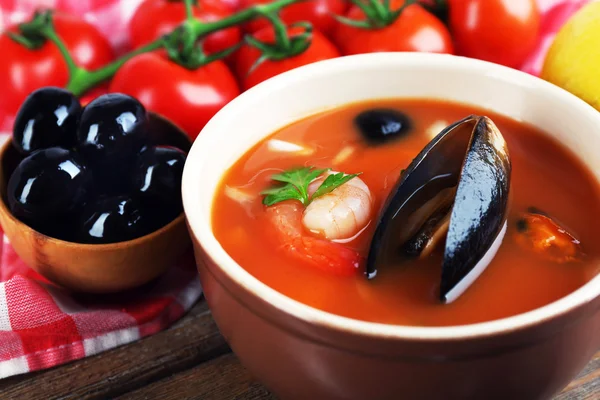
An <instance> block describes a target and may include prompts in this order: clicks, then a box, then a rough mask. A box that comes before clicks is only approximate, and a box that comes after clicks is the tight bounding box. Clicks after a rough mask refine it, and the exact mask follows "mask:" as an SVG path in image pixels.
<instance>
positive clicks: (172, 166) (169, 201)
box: [132, 146, 186, 222]
mask: <svg viewBox="0 0 600 400" xmlns="http://www.w3.org/2000/svg"><path fill="white" fill-rule="evenodd" d="M185 159H186V154H185V153H184V152H183V151H182V150H179V149H177V148H175V147H169V146H156V147H150V148H148V149H146V150H144V151H142V152H141V153H140V155H139V156H138V159H137V162H136V164H135V166H134V169H133V175H132V176H133V179H132V181H133V190H134V192H136V193H138V194H139V195H140V196H142V198H143V199H144V201H145V202H146V203H147V204H149V206H152V207H153V208H155V211H159V210H160V214H163V215H164V218H166V219H167V220H172V219H174V218H175V217H177V216H178V215H179V214H181V212H182V211H183V206H182V202H181V177H182V175H183V166H184V164H185ZM167 222H168V221H167Z"/></svg>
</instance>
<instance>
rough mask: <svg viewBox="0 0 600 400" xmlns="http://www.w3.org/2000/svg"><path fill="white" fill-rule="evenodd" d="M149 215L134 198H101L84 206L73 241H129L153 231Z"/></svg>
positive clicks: (100, 242)
mask: <svg viewBox="0 0 600 400" xmlns="http://www.w3.org/2000/svg"><path fill="white" fill-rule="evenodd" d="M151 218H152V214H151V213H150V212H149V211H148V210H145V209H144V208H143V206H142V203H141V202H140V201H139V199H137V198H136V197H132V196H130V195H120V196H110V197H101V198H99V199H97V200H96V201H94V202H91V203H89V204H88V205H87V206H86V207H85V209H84V211H83V213H82V214H81V217H80V219H79V227H78V229H76V236H75V238H74V240H75V241H76V242H78V243H90V244H105V243H117V242H123V241H126V240H132V239H135V238H138V237H141V236H144V235H146V234H148V233H150V232H152V230H153V221H152V219H151Z"/></svg>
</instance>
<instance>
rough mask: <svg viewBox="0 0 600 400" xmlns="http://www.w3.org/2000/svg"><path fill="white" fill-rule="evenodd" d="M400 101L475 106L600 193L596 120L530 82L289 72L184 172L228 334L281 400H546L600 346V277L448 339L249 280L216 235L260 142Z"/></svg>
mask: <svg viewBox="0 0 600 400" xmlns="http://www.w3.org/2000/svg"><path fill="white" fill-rule="evenodd" d="M399 97H407V98H436V99H443V100H448V101H453V102H460V103H464V104H471V105H476V106H478V107H484V108H486V109H489V110H493V111H495V112H496V113H499V114H502V115H505V116H508V117H510V118H513V119H515V120H518V121H523V122H526V123H529V124H532V125H534V126H537V127H538V128H540V129H541V130H543V131H545V132H548V135H552V136H554V137H555V138H557V139H559V140H560V141H561V142H562V143H563V144H564V146H566V147H567V148H568V149H569V150H571V151H572V152H574V153H575V154H576V155H577V156H578V157H579V158H580V160H581V161H582V162H583V163H584V164H585V165H587V167H588V168H589V169H590V170H591V171H592V172H593V174H594V176H595V177H596V178H597V179H599V180H600V153H598V149H600V113H598V112H597V111H596V110H594V109H593V108H592V107H590V106H589V105H587V104H586V103H584V102H583V101H581V100H579V99H578V98H576V97H575V96H573V95H571V94H569V93H567V92H566V91H563V90H562V89H559V88H558V87H555V86H553V85H551V84H549V83H547V82H544V81H542V80H540V79H538V78H535V77H533V76H530V75H527V74H525V73H522V72H519V71H516V70H512V69H508V68H505V67H502V66H499V65H494V64H490V63H486V62H482V61H477V60H472V59H466V58H460V57H454V56H447V55H433V54H410V53H394V54H391V53H379V54H368V55H358V56H352V57H344V58H338V59H334V60H329V61H324V62H319V63H315V64H312V65H309V66H305V67H302V68H298V69H296V70H293V71H290V72H287V73H284V74H282V75H280V76H277V77H275V78H272V79H270V80H268V81H266V82H264V83H262V84H260V85H258V86H256V87H254V88H253V89H251V90H249V91H247V92H245V93H244V94H242V95H241V96H239V97H238V98H237V99H235V100H234V101H232V102H231V103H230V104H229V105H227V106H226V107H224V108H223V109H222V110H221V111H220V112H219V113H218V114H217V115H216V116H215V117H214V118H213V119H212V120H211V121H210V122H209V123H208V125H206V127H205V128H204V130H203V131H202V132H201V133H200V136H199V137H198V139H197V140H196V142H195V143H194V145H193V147H192V149H191V152H190V154H189V157H188V159H187V163H186V166H185V171H184V176H183V201H184V208H185V213H186V216H187V221H188V228H189V230H190V233H191V236H192V240H193V243H194V247H195V254H196V259H197V264H198V270H199V272H200V278H201V281H202V284H203V286H204V290H205V294H206V299H207V301H208V304H209V306H210V308H211V310H212V312H213V315H214V319H215V321H216V323H217V325H218V326H219V329H220V330H221V332H222V333H223V335H224V336H225V338H226V340H227V341H228V342H229V344H230V345H231V348H232V349H233V351H234V352H235V353H236V354H237V356H238V357H239V359H240V360H241V362H242V363H243V364H244V365H245V366H246V367H247V368H248V369H249V370H250V372H251V373H252V374H253V375H254V376H255V377H256V378H258V379H259V380H260V381H261V382H263V383H264V384H265V385H266V386H267V387H268V388H269V389H270V390H272V391H273V392H274V393H275V394H276V395H277V396H278V397H280V398H282V399H361V400H362V399H398V398H402V399H427V400H431V399H444V400H448V399H527V400H534V399H548V398H551V397H552V396H553V395H554V394H556V393H558V392H559V391H560V390H561V389H562V388H564V387H565V386H566V385H567V384H568V383H569V381H570V380H572V379H573V378H574V377H575V376H576V375H577V373H578V372H579V371H581V370H582V368H583V367H584V366H585V365H586V363H587V362H589V360H590V359H591V357H592V356H593V354H594V353H595V352H596V351H597V350H598V349H599V347H600V276H597V277H595V278H594V279H592V280H591V281H590V282H589V283H587V284H586V285H585V286H583V287H581V288H580V289H578V290H577V291H575V292H573V293H571V294H569V295H568V296H566V297H564V298H562V299H560V300H559V301H556V302H554V303H551V304H549V305H547V306H544V307H542V308H539V309H536V310H534V311H531V312H527V313H524V314H520V315H517V316H513V317H510V318H505V319H501V320H495V321H491V322H485V323H478V324H472V325H463V326H453V327H440V328H435V327H411V326H394V325H384V324H377V323H370V322H363V321H358V320H354V319H349V318H344V317H340V316H337V315H333V314H330V313H327V312H323V311H320V310H317V309H315V308H311V307H309V306H306V305H304V304H301V303H299V302H297V301H295V300H293V299H291V298H289V297H286V296H284V295H282V294H281V293H279V292H277V291H275V290H273V289H271V288H269V287H268V286H266V285H265V284H263V283H262V282H260V281H258V280H257V279H255V278H254V277H253V276H252V275H250V274H249V273H248V272H246V271H245V270H244V268H243V267H242V266H240V265H238V264H237V263H236V262H235V261H234V260H233V259H232V258H230V257H229V256H228V254H227V253H226V252H225V250H224V249H223V248H222V247H221V245H220V244H219V242H218V241H217V239H216V238H215V236H214V235H213V232H212V229H211V214H212V201H213V197H214V195H215V191H216V190H217V188H218V185H219V181H220V180H221V178H222V176H223V173H224V172H225V171H226V170H227V169H228V168H229V167H230V166H231V165H232V164H233V163H234V162H235V161H236V160H237V159H238V158H239V157H241V156H242V155H243V154H244V153H246V151H248V150H249V149H250V148H251V147H252V146H254V145H255V144H256V143H257V142H259V141H260V140H261V139H263V138H265V137H266V136H268V135H270V134H272V133H273V132H275V131H276V130H278V129H280V128H282V127H283V126H285V125H287V124H289V123H291V122H294V121H296V120H298V119H301V118H303V117H306V116H309V115H311V114H314V113H317V112H319V111H322V110H324V109H329V108H332V107H337V106H342V105H344V104H347V103H353V102H357V101H363V100H369V99H382V98H399ZM256 257H260V254H256Z"/></svg>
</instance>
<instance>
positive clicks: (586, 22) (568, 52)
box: [541, 1, 600, 111]
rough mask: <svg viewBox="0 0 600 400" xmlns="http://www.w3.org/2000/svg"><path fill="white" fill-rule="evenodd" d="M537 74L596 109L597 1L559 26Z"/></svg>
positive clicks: (599, 59)
mask: <svg viewBox="0 0 600 400" xmlns="http://www.w3.org/2000/svg"><path fill="white" fill-rule="evenodd" d="M541 77H542V78H543V79H545V80H547V81H549V82H552V83H553V84H555V85H557V86H560V87H562V88H563V89H565V90H568V91H569V92H571V93H573V94H574V95H576V96H578V97H580V98H581V99H583V100H585V101H586V102H588V103H589V104H591V105H592V106H593V107H595V108H596V109H597V110H599V111H600V2H598V1H594V2H592V3H589V4H587V5H585V6H584V7H583V8H581V9H580V10H579V11H578V12H577V13H575V15H573V16H572V17H571V18H570V19H569V20H568V21H567V23H566V24H565V25H564V26H563V27H562V28H561V29H560V31H559V32H558V34H557V35H556V37H555V39H554V42H553V43H552V45H551V46H550V49H549V51H548V54H547V55H546V59H545V61H544V66H543V68H542V73H541Z"/></svg>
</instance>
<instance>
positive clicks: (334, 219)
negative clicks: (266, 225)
mask: <svg viewBox="0 0 600 400" xmlns="http://www.w3.org/2000/svg"><path fill="white" fill-rule="evenodd" d="M355 179H356V180H359V181H360V183H358V184H356V183H355V184H354V185H350V183H351V182H352V181H354V180H355ZM344 187H346V188H344ZM313 191H314V190H313ZM322 197H323V198H326V197H329V200H328V202H327V203H325V202H322V203H320V205H319V203H317V205H316V206H313V207H312V208H311V206H312V205H313V204H315V203H316V202H317V200H319V199H320V197H318V198H316V199H315V200H313V202H312V203H311V204H310V205H309V206H308V207H307V208H306V209H304V210H303V206H302V204H300V203H298V202H294V201H284V202H281V203H277V204H275V205H272V206H270V207H267V208H266V214H265V215H266V216H267V219H268V221H269V222H270V223H271V224H272V225H273V227H274V228H275V229H274V231H275V233H276V235H275V238H276V240H277V243H278V244H280V245H281V247H282V248H283V249H284V251H286V252H287V253H288V254H290V255H292V256H294V257H296V258H298V259H300V260H302V261H303V262H306V263H308V264H310V265H312V266H314V267H316V268H319V269H321V270H323V271H326V272H329V273H333V274H336V275H353V274H355V273H357V271H358V269H359V267H360V265H361V264H363V256H361V254H360V253H359V252H357V251H356V250H353V249H351V248H349V247H347V246H345V245H343V244H341V243H336V242H333V241H331V235H332V236H334V237H338V236H339V237H342V236H347V235H350V236H357V235H358V234H360V232H361V231H362V230H364V228H365V227H366V226H367V224H368V218H369V217H370V214H371V209H372V199H371V195H370V192H369V189H368V187H367V186H366V185H365V183H364V182H363V181H362V180H360V179H358V178H354V179H352V180H350V181H348V182H346V183H345V184H343V185H342V186H340V187H338V188H336V189H335V190H333V191H332V192H331V193H328V194H327V195H324V196H322ZM326 204H329V207H328V208H326V207H325V205H326ZM340 209H341V211H343V212H340ZM307 221H308V225H307ZM317 228H318V229H317ZM317 232H318V233H319V236H317V235H316V234H315V233H317ZM311 233H312V234H311ZM328 234H330V237H328V236H327V235H328Z"/></svg>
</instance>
